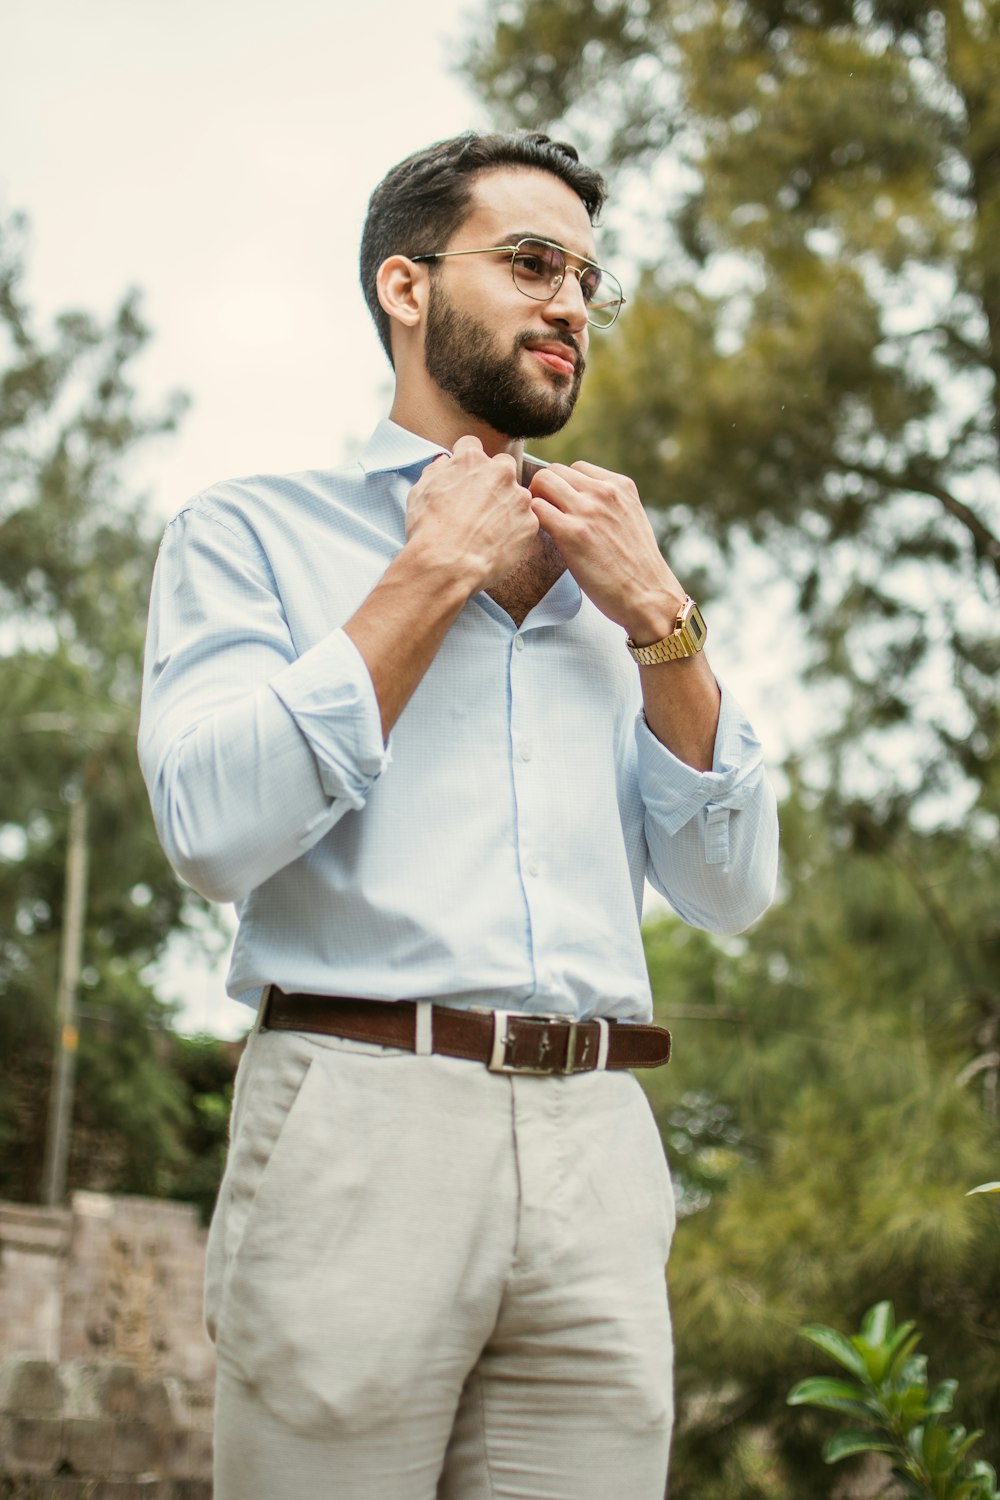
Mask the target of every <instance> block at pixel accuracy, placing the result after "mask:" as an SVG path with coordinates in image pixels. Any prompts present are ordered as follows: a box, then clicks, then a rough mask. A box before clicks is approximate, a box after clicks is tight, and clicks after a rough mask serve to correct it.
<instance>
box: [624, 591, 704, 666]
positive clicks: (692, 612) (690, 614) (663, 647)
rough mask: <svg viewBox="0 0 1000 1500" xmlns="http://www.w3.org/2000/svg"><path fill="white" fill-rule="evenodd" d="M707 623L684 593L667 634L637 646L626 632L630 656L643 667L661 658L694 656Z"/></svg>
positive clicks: (657, 664)
mask: <svg viewBox="0 0 1000 1500" xmlns="http://www.w3.org/2000/svg"><path fill="white" fill-rule="evenodd" d="M707 635H708V626H707V625H706V624H705V618H704V616H703V614H702V612H701V610H700V609H699V608H698V606H697V604H695V602H694V600H693V599H692V598H691V597H690V596H688V598H686V599H685V600H684V603H683V604H682V605H681V608H680V612H679V614H678V616H677V623H676V625H675V626H674V628H673V630H672V631H671V633H670V634H669V635H665V636H664V637H663V639H662V640H661V641H652V642H651V643H650V644H649V645H648V646H638V645H636V643H635V641H634V640H633V639H632V637H631V636H629V637H628V638H627V640H626V645H627V646H628V649H629V653H630V655H631V656H632V658H633V659H634V660H635V661H637V662H638V663H639V665H640V666H643V667H658V666H659V665H660V664H661V662H667V661H682V660H683V659H684V658H685V657H688V656H697V654H698V652H699V651H700V650H701V648H702V647H703V646H704V644H705V637H706V636H707Z"/></svg>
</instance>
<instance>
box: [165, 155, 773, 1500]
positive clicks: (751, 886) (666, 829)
mask: <svg viewBox="0 0 1000 1500" xmlns="http://www.w3.org/2000/svg"><path fill="white" fill-rule="evenodd" d="M603 196H604V190H603V183H602V181H601V179H600V178H599V177H598V176H597V174H596V173H594V172H592V171H590V170H589V169H588V168H586V167H584V166H582V165H581V164H580V162H579V161H578V159H577V156H576V153H575V152H574V151H573V150H572V148H570V147H567V146H563V145H558V144H555V143H553V142H551V141H549V140H548V139H547V137H545V136H540V135H516V136H475V135H471V134H470V135H467V136H463V137H460V138H458V139H456V140H452V141H445V142H442V143H440V144H438V145H436V146H433V147H431V148H429V149H428V150H427V151H423V152H420V153H418V154H417V155H415V156H413V157H411V158H409V159H408V160H407V161H405V162H403V163H402V164H401V165H400V166H398V167H397V168H395V169H394V170H393V171H392V172H390V173H389V175H388V177H387V178H386V179H385V181H384V182H383V183H382V184H381V185H380V187H379V188H378V189H377V190H376V192H375V193H374V195H373V197H372V200H371V204H370V208H369V215H368V220H367V223H366V227H365V232H364V239H363V244H362V254H361V263H362V280H363V285H364V290H365V294H366V297H367V299H368V302H369V306H370V307H371V309H372V312H373V314H374V317H375V321H376V324H377V325H378V327H379V330H380V333H381V336H382V340H383V343H384V345H385V348H386V350H387V352H388V354H389V356H390V359H391V361H392V363H393V366H394V369H395V376H396V392H395V399H394V402H393V406H392V412H391V419H390V420H389V421H387V422H383V423H382V424H381V425H380V427H379V428H378V430H377V431H376V433H375V436H374V437H373V439H372V441H371V442H370V444H369V446H368V447H367V449H366V450H365V452H364V453H363V455H362V457H361V459H360V461H359V462H358V463H355V464H352V465H349V466H348V467H346V468H345V469H342V470H340V471H335V472H330V471H326V470H320V471H317V472H313V473H305V474H299V475H293V476H286V477H273V476H272V477H258V478H254V479H247V480H241V481H237V482H234V483H231V484H222V485H217V486H215V487H213V488H212V489H210V490H207V491H206V492H205V493H204V494H202V495H200V496H198V497H197V498H196V499H195V500H194V501H192V502H191V504H190V505H189V506H188V507H187V508H186V509H185V510H184V511H182V512H181V514H180V515H179V516H178V517H177V518H176V519H175V521H174V522H173V523H172V524H171V526H170V527H169V528H168V531H167V534H166V537H165V539H164V544H163V548H162V551H161V555H160V559H159V562H158V565H157V574H156V582H155V585H154V591H153V601H152V610H151V617H150V635H149V646H148V657H147V674H146V684H145V692H144V704H143V719H142V730H141V735H140V754H141V758H142V762H143V767H144V770H145V774H146V778H147V782H148V785H149V788H150V795H151V799H152V804H153V808H154V813H155V816H156V821H157V827H158V829H159V833H160V837H161V839H162V840H163V843H164V847H165V848H166V850H167V852H168V854H169V856H170V858H171V860H172V861H173V863H174V865H175V867H176V868H177V870H178V871H179V873H180V874H181V875H183V876H184V877H185V879H187V880H189V881H190V883H191V884H192V885H194V886H195V887H196V888H197V889H199V890H200V891H202V892H204V893H205V894H206V895H207V896H209V897H211V898H214V899H216V900H233V901H236V902H237V904H238V907H239V913H240V926H239V932H238V936H237V939H236V946H235V950H234V955H233V961H232V968H231V972H230V979H229V987H230V990H231V992H232V993H233V994H236V995H238V996H239V997H240V998H242V999H245V1000H246V1001H247V1002H248V1003H250V1004H253V1005H256V1006H258V1026H257V1029H256V1030H255V1032H254V1034H253V1036H252V1037H251V1039H250V1042H249V1045H248V1048H247V1052H246V1055H245V1057H244V1060H243V1063H242V1065H241V1069H240V1076H239V1080H238V1085H237V1093H236V1101H235V1104H234V1113H233V1129H232V1147H231V1151H230V1159H229V1163H228V1166H227V1171H226V1178H225V1181H224V1183H223V1186H222V1189H221V1192H220V1197H219V1203H218V1207H217V1209H216V1214H215V1218H214V1221H213V1225H212V1232H211V1236H210V1244H209V1255H208V1273H207V1292H206V1304H207V1311H208V1318H209V1326H210V1328H211V1330H212V1331H213V1335H214V1337H215V1339H216V1344H217V1349H218V1361H219V1380H218V1392H217V1405H216V1424H217V1426H216V1491H215V1493H216V1497H217V1500H237V1497H238V1500H265V1497H271V1500H307V1497H308V1500H316V1497H319V1496H335V1497H338V1500H433V1497H435V1496H436V1497H438V1500H487V1497H491V1500H502V1497H510V1500H513V1497H515V1496H517V1497H521V1500H609V1497H619V1496H620V1497H622V1500H660V1497H661V1496H662V1494H663V1489H664V1483H665V1478H666V1469H667V1455H668V1446H669V1437H670V1421H671V1410H672V1392H671V1341H670V1326H669V1318H668V1313H667V1303H666V1293H665V1286H664V1277H663V1267H664V1262H665V1260H666V1255H667V1250H668V1246H669V1241H670V1235H671V1232H672V1229H673V1217H674V1216H673V1202H672V1197H671V1191H670V1183H669V1177H668V1174H667V1170H666V1166H665V1163H664V1161H663V1156H662V1150H661V1148H660V1143H659V1139H658V1135H657V1132H656V1129H655V1125H654V1123H653V1120H652V1116H651V1114H650V1112H649V1109H648V1106H647V1105H646V1103H645V1100H644V1096H643V1095H642V1093H641V1090H640V1088H639V1085H638V1083H637V1082H636V1080H635V1078H634V1076H633V1074H632V1073H631V1072H630V1071H629V1068H630V1067H633V1066H637V1065H652V1064H656V1063H660V1062H663V1061H665V1060H666V1056H667V1051H668V1047H667V1042H666V1034H665V1033H663V1032H661V1031H659V1029H658V1028H654V1027H652V1026H649V1025H648V1024H647V1023H648V1021H649V1017H650V994H649V985H648V979H647V976H646V972H645V966H644V963H643V956H642V946H641V941H640V934H639V913H640V908H641V899H642V888H643V882H644V879H645V878H646V877H647V876H648V877H649V878H650V879H651V880H652V881H653V883H654V884H655V885H657V886H658V887H659V889H660V890H661V891H663V892H664V893H665V894H666V895H667V896H668V897H669V899H670V900H671V902H672V903H673V905H674V906H675V908H676V909H677V911H678V912H679V913H680V914H681V916H683V917H684V918H685V919H686V920H687V921H689V922H692V923H694V924H695V925H698V926H703V927H707V928H710V929H713V930H716V931H724V932H728V931H736V930H739V929H741V928H743V927H745V926H746V925H747V924H748V923H749V922H751V921H752V920H753V919H754V918H755V917H756V916H758V915H759V913H760V912H761V911H762V910H763V909H764V908H765V907H766V905H767V904H768V901H769V900H770V898H771V894H772V891H773V884H774V875H775V858H776V823H775V812H774V802H773V797H772V794H771V793H770V791H769V789H768V786H767V782H766V780H765V778H764V775H763V771H762V769H761V758H760V751H759V747H758V745H757V742H756V740H755V739H754V736H753V733H752V731H751V730H750V729H749V727H748V726H747V724H746V722H745V721H744V719H743V717H742V715H741V714H740V711H739V709H738V708H737V707H736V706H735V704H734V703H733V702H732V701H731V700H730V699H729V698H728V697H727V696H726V695H725V694H723V693H722V692H721V691H720V689H719V687H718V685H717V683H716V680H715V678H714V676H713V674H712V672H711V670H710V668H709V666H708V663H707V661H706V658H705V655H704V652H703V651H702V650H701V649H700V648H701V645H702V643H703V639H704V633H703V624H702V622H701V617H700V614H699V613H698V611H697V609H696V607H695V606H694V605H693V604H692V603H691V601H690V600H689V599H688V598H687V596H686V594H685V591H684V589H683V588H682V586H681V585H680V583H679V582H678V581H677V579H676V578H675V576H674V574H673V572H672V571H671V569H670V567H669V566H668V564H667V563H666V562H665V561H664V559H663V557H662V556H661V554H660V552H659V549H658V547H657V544H656V541H655V538H654V536H653V533H652V531H651V529H650V526H649V523H648V520H647V518H646V515H645V512H644V510H643V507H642V504H641V502H640V498H639V496H638V494H637V493H636V490H635V487H634V485H633V484H632V483H631V482H630V481H629V480H628V479H627V478H625V477H623V476H621V475H616V474H611V473H608V472H606V471H605V470H603V469H601V468H599V467H597V466H595V465H593V464H591V463H589V462H586V461H580V462H579V463H575V464H573V465H572V466H569V467H565V466H562V465H559V464H555V465H552V466H551V467H545V466H540V465H537V464H534V463H529V462H528V461H527V460H525V458H524V455H523V449H522V444H523V440H524V439H525V438H526V437H537V436H542V435H544V434H546V433H550V432H554V431H556V430H557V429H558V428H560V427H561V426H563V424H564V423H565V422H566V420H567V419H568V417H569V415H570V413H571V411H572V409H573V405H574V402H575V400H576V396H577V392H578V390H579V387H580V382H581V379H582V378H583V372H584V361H585V357H586V354H587V349H588V342H589V336H590V327H591V325H592V324H594V325H597V326H605V327H607V326H609V325H610V323H611V322H613V321H614V318H615V316H616V313H617V311H618V308H619V306H620V303H621V300H622V299H621V291H620V287H619V286H618V284H617V282H616V281H615V279H614V278H613V277H612V276H611V275H610V274H609V273H607V272H602V271H601V270H600V268H599V267H598V265H597V251H596V245H595V241H594V235H593V229H592V221H593V220H594V218H595V217H596V215H597V213H598V211H599V209H600V207H601V203H602V200H603ZM657 498H662V497H657ZM637 643H638V644H637ZM630 653H632V654H631V655H630ZM633 657H634V659H633ZM553 1015H555V1016H558V1017H560V1018H561V1019H556V1020H545V1019H539V1018H544V1017H546V1016H553ZM526 1018H527V1019H526Z"/></svg>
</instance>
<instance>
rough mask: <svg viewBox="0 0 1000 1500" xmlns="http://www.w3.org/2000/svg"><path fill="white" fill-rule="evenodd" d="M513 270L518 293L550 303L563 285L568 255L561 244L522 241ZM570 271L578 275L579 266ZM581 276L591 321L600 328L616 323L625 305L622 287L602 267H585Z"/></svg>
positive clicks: (518, 247) (515, 256)
mask: <svg viewBox="0 0 1000 1500" xmlns="http://www.w3.org/2000/svg"><path fill="white" fill-rule="evenodd" d="M512 270H513V273H514V284H515V286H516V287H517V288H518V290H519V291H522V292H523V293H524V294H525V296H526V297H533V298H534V299H535V301H536V302H547V301H548V300H549V298H550V297H553V296H554V295H555V293H556V292H557V291H558V290H559V288H560V286H562V283H563V280H564V278H565V276H566V256H565V254H564V253H563V251H562V250H560V249H559V247H558V245H548V244H546V243H545V241H544V240H521V242H520V244H519V245H518V246H517V249H516V250H515V251H514V255H513V259H512ZM570 270H571V274H574V275H575V274H576V267H571V268H570ZM579 276H580V291H581V292H582V293H583V300H584V303H585V304H586V308H587V318H588V320H589V321H590V322H591V323H595V324H597V325H600V324H602V323H603V324H608V323H613V322H614V321H615V318H616V317H617V316H618V309H619V308H620V307H621V305H622V289H621V286H620V285H619V284H618V282H617V281H616V280H615V278H614V277H613V276H612V275H611V273H610V272H609V271H602V270H601V268H600V267H599V266H591V265H584V266H582V267H581V269H580V273H579Z"/></svg>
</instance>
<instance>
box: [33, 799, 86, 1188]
mask: <svg viewBox="0 0 1000 1500" xmlns="http://www.w3.org/2000/svg"><path fill="white" fill-rule="evenodd" d="M86 908H87V798H86V793H85V792H84V791H83V789H82V787H81V789H80V790H79V792H78V794H77V796H76V799H75V800H74V801H73V802H71V803H70V809H69V833H68V838H67V843H66V894H65V900H64V904H63V927H62V950H61V954H60V960H59V992H58V997H57V1004H56V1039H55V1054H54V1058H53V1065H52V1087H51V1090H50V1093H49V1125H48V1134H47V1135H46V1139H45V1166H44V1170H43V1173H42V1201H43V1202H44V1203H45V1204H47V1205H48V1206H49V1207H50V1208H56V1207H58V1206H59V1204H61V1203H62V1201H63V1198H64V1196H65V1193H66V1161H67V1158H68V1156H69V1135H70V1126H71V1124H72V1121H73V1087H74V1084H75V1082H76V1048H77V1039H78V1035H77V1014H76V1001H77V991H78V989H79V985H80V970H81V968H82V965H83V929H84V917H85V913H86Z"/></svg>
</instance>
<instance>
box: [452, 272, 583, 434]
mask: <svg viewBox="0 0 1000 1500" xmlns="http://www.w3.org/2000/svg"><path fill="white" fill-rule="evenodd" d="M531 343H547V344H551V343H560V344H565V345H566V348H567V350H568V351H570V352H571V353H572V355H573V357H574V359H575V360H576V362H577V363H576V369H575V370H574V372H573V375H572V377H571V378H569V379H567V378H566V377H565V376H558V377H556V379H557V380H558V381H559V384H558V385H555V384H553V385H548V386H545V385H541V384H540V383H539V382H538V381H537V380H533V379H532V378H531V377H530V376H529V374H528V372H527V371H526V370H525V369H524V368H523V364H522V356H521V351H522V350H523V348H524V347H525V345H526V344H531ZM424 362H425V364H426V366H427V373H428V375H430V377H431V379H432V380H433V381H434V382H435V384H436V385H438V386H439V387H440V388H441V390H442V391H444V393H445V395H447V396H450V397H451V398H452V400H453V401H455V402H456V404H457V405H458V406H459V407H460V408H461V410H462V411H463V412H465V413H466V415H467V416H470V417H476V418H477V419H478V420H479V421H481V422H486V423H487V424H488V425H489V426H490V427H492V428H493V430H494V431H495V432H501V433H503V435H504V436H505V437H509V438H541V437H549V436H550V434H551V433H553V432H558V431H559V429H560V428H561V427H565V425H566V423H567V422H568V421H569V419H570V417H571V415H572V413H573V408H574V406H575V405H576V398H577V396H578V395H579V394H580V382H581V381H582V379H583V371H584V359H583V355H582V354H581V353H580V349H579V346H578V344H577V342H576V340H575V339H574V338H573V335H572V334H571V333H566V332H564V333H558V332H553V331H551V330H548V329H543V330H542V331H541V332H538V333H530V332H526V333H522V334H520V335H519V336H518V338H517V339H516V340H515V342H514V347H513V348H512V349H511V351H510V353H509V354H507V355H506V356H505V355H504V354H503V353H502V351H501V349H500V348H499V346H498V343H497V340H496V339H495V338H494V336H493V334H492V333H491V332H490V330H489V328H488V327H487V325H486V324H485V323H481V322H480V321H479V319H478V318H474V317H473V316H472V315H471V313H463V312H459V310H458V308H457V307H455V305H454V303H453V302H452V301H451V300H450V299H449V298H448V296H447V295H446V294H445V292H443V291H442V290H441V289H440V287H438V286H434V285H433V284H432V286H431V298H430V305H429V307H428V312H427V331H426V337H425V341H424Z"/></svg>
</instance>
